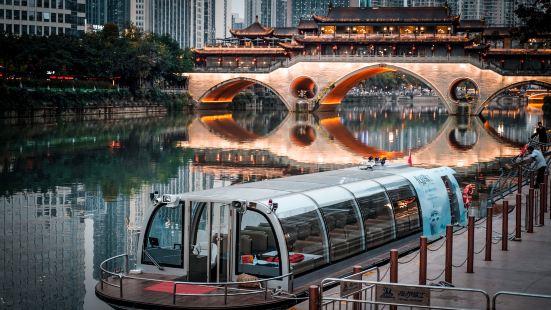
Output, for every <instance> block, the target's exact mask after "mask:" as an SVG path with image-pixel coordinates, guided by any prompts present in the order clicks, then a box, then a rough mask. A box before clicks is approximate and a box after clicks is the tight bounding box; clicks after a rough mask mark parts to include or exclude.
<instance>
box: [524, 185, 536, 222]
mask: <svg viewBox="0 0 551 310" xmlns="http://www.w3.org/2000/svg"><path fill="white" fill-rule="evenodd" d="M534 195H535V193H534V188H533V187H530V189H529V190H528V224H527V225H526V232H527V233H533V232H534Z"/></svg>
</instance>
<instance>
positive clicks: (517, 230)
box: [514, 194, 522, 241]
mask: <svg viewBox="0 0 551 310" xmlns="http://www.w3.org/2000/svg"><path fill="white" fill-rule="evenodd" d="M516 198H517V199H516V202H515V204H516V206H515V239H514V240H515V241H521V231H520V230H521V224H522V195H521V194H517V197H516Z"/></svg>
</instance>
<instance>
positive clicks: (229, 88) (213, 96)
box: [201, 80, 254, 103]
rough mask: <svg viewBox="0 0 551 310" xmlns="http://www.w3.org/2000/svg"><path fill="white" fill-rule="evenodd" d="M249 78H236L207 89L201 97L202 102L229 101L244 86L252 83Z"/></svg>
mask: <svg viewBox="0 0 551 310" xmlns="http://www.w3.org/2000/svg"><path fill="white" fill-rule="evenodd" d="M253 84H254V82H252V81H249V80H236V81H231V82H228V83H225V84H222V85H220V86H218V87H216V88H214V89H212V90H211V91H209V92H208V93H207V94H206V95H205V96H203V98H201V102H202V103H209V102H210V103H215V102H216V103H218V102H231V101H232V100H233V98H234V97H235V96H236V95H237V94H239V93H240V92H241V91H242V90H244V89H245V88H247V87H249V86H251V85H253Z"/></svg>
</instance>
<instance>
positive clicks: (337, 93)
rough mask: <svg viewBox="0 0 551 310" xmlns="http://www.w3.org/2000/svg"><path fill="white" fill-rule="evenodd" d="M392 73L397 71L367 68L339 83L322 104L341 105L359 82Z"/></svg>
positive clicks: (385, 68)
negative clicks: (380, 74) (381, 74)
mask: <svg viewBox="0 0 551 310" xmlns="http://www.w3.org/2000/svg"><path fill="white" fill-rule="evenodd" d="M390 71H396V70H394V69H391V68H387V67H375V68H367V69H364V70H360V71H358V72H356V73H354V74H353V75H351V76H349V77H347V78H346V79H344V80H343V81H341V82H339V83H338V84H337V85H335V87H334V88H333V89H332V90H330V91H329V93H328V94H327V95H326V96H325V98H323V100H322V101H321V102H320V103H321V104H322V105H324V104H340V103H341V102H342V100H343V99H344V97H345V96H346V94H347V93H348V91H349V90H350V89H351V88H352V87H354V86H356V85H357V84H358V83H359V82H361V81H363V80H365V79H367V78H369V77H372V76H374V75H377V74H379V73H383V72H390Z"/></svg>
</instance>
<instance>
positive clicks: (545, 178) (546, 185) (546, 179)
mask: <svg viewBox="0 0 551 310" xmlns="http://www.w3.org/2000/svg"><path fill="white" fill-rule="evenodd" d="M547 182H549V174H547V172H546V173H545V175H544V176H543V195H544V196H545V201H544V203H543V206H544V207H543V212H544V213H545V212H547V193H548V192H549V183H547Z"/></svg>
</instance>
